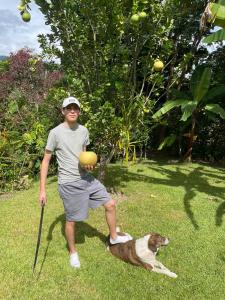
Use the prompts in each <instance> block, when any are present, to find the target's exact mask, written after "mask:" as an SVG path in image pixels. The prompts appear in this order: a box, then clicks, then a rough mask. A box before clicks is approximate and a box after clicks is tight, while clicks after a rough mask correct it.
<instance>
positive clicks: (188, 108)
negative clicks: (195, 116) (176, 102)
mask: <svg viewBox="0 0 225 300" xmlns="http://www.w3.org/2000/svg"><path fill="white" fill-rule="evenodd" d="M197 105H198V102H196V101H189V103H187V104H185V105H182V106H181V110H182V112H183V115H182V117H181V118H180V121H183V122H186V121H187V119H188V118H190V116H191V115H192V113H193V111H194V110H195V109H196V107H197Z"/></svg>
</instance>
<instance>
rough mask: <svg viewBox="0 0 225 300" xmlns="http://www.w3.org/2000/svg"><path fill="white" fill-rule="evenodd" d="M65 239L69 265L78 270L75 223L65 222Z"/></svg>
mask: <svg viewBox="0 0 225 300" xmlns="http://www.w3.org/2000/svg"><path fill="white" fill-rule="evenodd" d="M65 234H66V239H67V243H68V247H69V251H70V265H71V266H72V267H74V268H80V261H79V257H78V254H77V251H76V245H75V222H74V221H66V226H65Z"/></svg>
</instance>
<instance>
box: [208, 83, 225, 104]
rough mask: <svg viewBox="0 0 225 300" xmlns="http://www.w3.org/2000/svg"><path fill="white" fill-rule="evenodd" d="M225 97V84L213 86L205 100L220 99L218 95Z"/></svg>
mask: <svg viewBox="0 0 225 300" xmlns="http://www.w3.org/2000/svg"><path fill="white" fill-rule="evenodd" d="M221 96H222V97H224V98H225V85H218V86H215V87H213V88H211V89H210V90H209V91H208V93H207V94H206V95H205V97H204V99H203V102H209V100H214V99H218V97H221Z"/></svg>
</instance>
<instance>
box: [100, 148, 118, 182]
mask: <svg viewBox="0 0 225 300" xmlns="http://www.w3.org/2000/svg"><path fill="white" fill-rule="evenodd" d="M114 154H115V148H113V149H112V150H111V152H110V153H109V156H108V157H107V156H106V155H105V154H101V156H100V166H99V171H98V180H99V181H101V182H104V180H105V175H106V168H107V164H109V163H110V161H111V159H112V157H113V155H114Z"/></svg>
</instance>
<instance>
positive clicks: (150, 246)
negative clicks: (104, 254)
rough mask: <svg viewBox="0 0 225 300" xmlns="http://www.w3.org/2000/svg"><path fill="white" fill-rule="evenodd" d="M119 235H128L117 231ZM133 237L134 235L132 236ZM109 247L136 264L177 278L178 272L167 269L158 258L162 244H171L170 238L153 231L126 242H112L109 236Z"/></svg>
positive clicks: (118, 256)
mask: <svg viewBox="0 0 225 300" xmlns="http://www.w3.org/2000/svg"><path fill="white" fill-rule="evenodd" d="M117 234H118V235H128V236H130V235H129V234H127V233H123V232H120V231H119V232H117ZM131 238H132V237H131ZM107 243H108V247H107V249H108V250H109V251H110V252H111V253H112V254H113V255H114V256H116V257H117V258H119V259H121V260H123V261H125V262H127V263H130V264H132V265H135V266H140V267H143V268H145V269H147V270H151V271H153V272H156V273H161V274H165V275H167V276H169V277H172V278H177V274H175V273H173V272H171V271H170V270H169V269H167V268H166V267H165V266H164V265H163V264H162V263H161V262H159V261H157V260H156V254H157V252H158V250H159V248H160V247H161V246H166V245H168V244H169V239H168V238H167V237H163V236H161V235H160V234H158V233H154V232H151V233H149V234H146V235H145V236H144V237H142V238H139V239H132V240H130V241H128V242H126V243H119V244H114V245H112V244H110V240H109V238H108V241H107Z"/></svg>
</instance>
